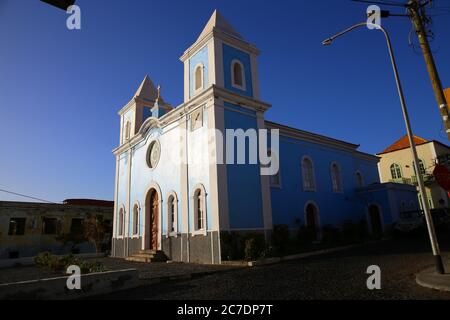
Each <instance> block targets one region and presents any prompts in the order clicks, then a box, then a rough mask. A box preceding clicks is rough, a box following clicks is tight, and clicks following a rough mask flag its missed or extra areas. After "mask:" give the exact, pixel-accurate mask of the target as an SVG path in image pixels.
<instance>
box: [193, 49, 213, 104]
mask: <svg viewBox="0 0 450 320" xmlns="http://www.w3.org/2000/svg"><path fill="white" fill-rule="evenodd" d="M199 63H202V64H203V67H204V68H203V88H204V89H206V88H207V87H208V84H209V81H208V70H209V60H208V47H207V46H205V47H204V48H202V49H200V51H199V52H197V53H196V54H195V55H194V56H192V57H191V58H190V59H189V96H190V98H192V97H193V96H194V79H195V77H194V73H195V67H196V66H197V64H199Z"/></svg>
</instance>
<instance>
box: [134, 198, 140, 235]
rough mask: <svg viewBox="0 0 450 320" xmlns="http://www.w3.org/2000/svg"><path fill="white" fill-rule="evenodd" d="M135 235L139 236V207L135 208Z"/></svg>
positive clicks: (135, 206)
mask: <svg viewBox="0 0 450 320" xmlns="http://www.w3.org/2000/svg"><path fill="white" fill-rule="evenodd" d="M133 235H139V205H138V204H135V205H134V208H133Z"/></svg>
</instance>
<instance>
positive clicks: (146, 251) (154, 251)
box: [139, 250, 158, 254]
mask: <svg viewBox="0 0 450 320" xmlns="http://www.w3.org/2000/svg"><path fill="white" fill-rule="evenodd" d="M139 253H144V254H145V253H149V254H156V253H158V251H157V250H139Z"/></svg>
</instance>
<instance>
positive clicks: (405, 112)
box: [322, 22, 445, 274]
mask: <svg viewBox="0 0 450 320" xmlns="http://www.w3.org/2000/svg"><path fill="white" fill-rule="evenodd" d="M359 27H373V28H374V29H378V30H381V31H382V32H383V34H384V36H385V38H386V42H387V46H388V49H389V55H390V58H391V63H392V69H393V71H394V75H395V81H396V83H397V90H398V95H399V97H400V104H401V106H402V111H403V118H404V120H405V125H406V132H407V133H408V139H409V143H410V145H411V153H412V156H413V159H414V169H415V170H416V175H417V182H418V185H419V193H420V195H421V201H422V208H423V209H424V212H425V220H426V223H427V227H428V234H429V236H430V241H431V248H432V249H433V255H434V258H435V263H436V271H437V273H439V274H444V273H445V269H444V264H443V263H442V257H441V253H440V249H439V244H438V242H437V238H436V232H435V230H434V223H433V218H432V216H431V212H430V207H429V205H428V201H427V196H426V193H425V185H424V183H423V177H422V174H421V173H420V168H419V158H418V156H417V149H416V144H415V142H414V136H413V133H412V129H411V123H410V121H409V115H408V110H407V109H406V103H405V97H404V95H403V89H402V85H401V83H400V77H399V74H398V70H397V64H396V62H395V57H394V52H393V50H392V44H391V39H390V37H389V34H388V32H387V31H386V29H384V28H383V27H382V26H381V25H378V24H374V23H370V22H362V23H358V24H355V25H354V26H351V27H350V28H348V29H345V30H344V31H342V32H339V33H338V34H336V35H334V36H332V37H330V38H328V39H326V40H324V41H323V42H322V44H323V45H325V46H327V45H331V44H332V43H333V41H334V40H335V39H336V38H338V37H340V36H343V35H344V34H346V33H348V32H350V31H353V30H354V29H357V28H359Z"/></svg>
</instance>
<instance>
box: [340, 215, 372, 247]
mask: <svg viewBox="0 0 450 320" xmlns="http://www.w3.org/2000/svg"><path fill="white" fill-rule="evenodd" d="M342 237H343V241H344V242H346V243H355V242H361V241H364V240H365V239H366V238H367V237H368V232H367V224H366V222H365V220H361V221H360V222H359V223H354V222H352V221H350V220H346V221H344V222H343V223H342Z"/></svg>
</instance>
